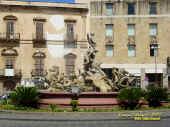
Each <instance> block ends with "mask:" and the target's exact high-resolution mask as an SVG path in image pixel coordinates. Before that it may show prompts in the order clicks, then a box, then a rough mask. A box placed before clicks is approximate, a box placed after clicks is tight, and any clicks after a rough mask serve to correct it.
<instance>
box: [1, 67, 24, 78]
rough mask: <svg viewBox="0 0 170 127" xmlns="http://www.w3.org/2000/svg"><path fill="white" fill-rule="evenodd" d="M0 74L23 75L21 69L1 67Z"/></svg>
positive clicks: (7, 75) (9, 75) (6, 75)
mask: <svg viewBox="0 0 170 127" xmlns="http://www.w3.org/2000/svg"><path fill="white" fill-rule="evenodd" d="M0 76H1V77H2V76H3V77H14V76H15V77H21V76H22V72H21V69H0Z"/></svg>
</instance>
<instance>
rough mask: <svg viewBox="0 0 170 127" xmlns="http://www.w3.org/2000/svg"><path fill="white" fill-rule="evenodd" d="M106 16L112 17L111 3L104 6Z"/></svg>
mask: <svg viewBox="0 0 170 127" xmlns="http://www.w3.org/2000/svg"><path fill="white" fill-rule="evenodd" d="M106 15H107V16H112V15H113V4H112V3H107V4H106Z"/></svg>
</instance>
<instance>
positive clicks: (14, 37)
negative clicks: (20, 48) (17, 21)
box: [0, 33, 20, 43]
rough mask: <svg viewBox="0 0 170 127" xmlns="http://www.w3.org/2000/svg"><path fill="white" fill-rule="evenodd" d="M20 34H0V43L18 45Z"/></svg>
mask: <svg viewBox="0 0 170 127" xmlns="http://www.w3.org/2000/svg"><path fill="white" fill-rule="evenodd" d="M19 41H20V33H0V42H2V43H6V42H9V43H19Z"/></svg>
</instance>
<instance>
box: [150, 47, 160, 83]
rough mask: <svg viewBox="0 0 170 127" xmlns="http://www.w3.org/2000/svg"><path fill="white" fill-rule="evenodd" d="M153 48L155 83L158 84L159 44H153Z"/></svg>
mask: <svg viewBox="0 0 170 127" xmlns="http://www.w3.org/2000/svg"><path fill="white" fill-rule="evenodd" d="M151 48H153V49H154V56H155V85H156V86H158V80H157V78H158V77H157V76H158V75H157V56H158V48H159V47H158V45H153V46H152V47H151Z"/></svg>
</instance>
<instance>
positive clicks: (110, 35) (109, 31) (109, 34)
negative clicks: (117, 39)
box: [106, 24, 113, 37]
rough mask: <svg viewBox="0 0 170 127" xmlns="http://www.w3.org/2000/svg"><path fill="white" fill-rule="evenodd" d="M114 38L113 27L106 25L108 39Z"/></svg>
mask: <svg viewBox="0 0 170 127" xmlns="http://www.w3.org/2000/svg"><path fill="white" fill-rule="evenodd" d="M112 36H113V25H112V24H107V25H106V37H112Z"/></svg>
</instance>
